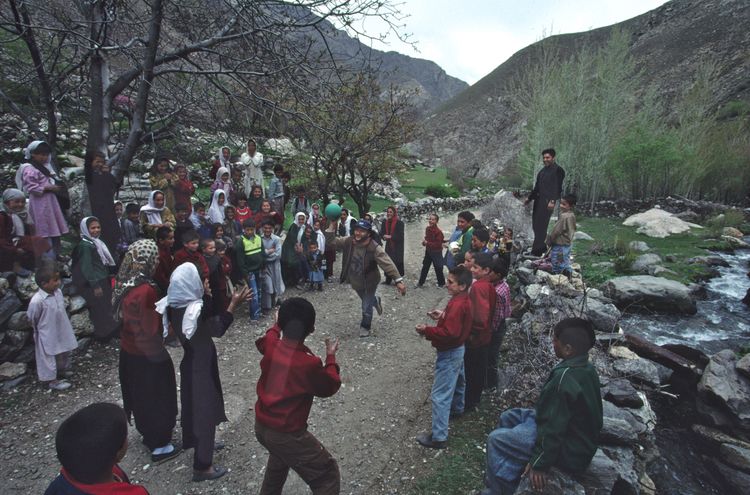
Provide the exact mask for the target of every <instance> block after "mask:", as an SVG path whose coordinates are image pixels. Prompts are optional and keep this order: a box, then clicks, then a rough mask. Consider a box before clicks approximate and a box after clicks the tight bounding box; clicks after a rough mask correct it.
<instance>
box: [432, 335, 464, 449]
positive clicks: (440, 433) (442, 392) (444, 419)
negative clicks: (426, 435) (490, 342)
mask: <svg viewBox="0 0 750 495" xmlns="http://www.w3.org/2000/svg"><path fill="white" fill-rule="evenodd" d="M463 374H464V346H463V345H461V346H459V347H456V348H454V349H449V350H447V351H438V353H437V358H436V359H435V380H434V381H433V382H432V395H431V396H430V397H431V399H432V440H433V441H435V442H443V441H445V440H447V439H448V419H449V417H450V413H451V411H453V412H454V413H458V414H460V413H462V412H463V402H464V400H463V399H464V388H465V387H464V380H460V382H461V387H460V390H459V387H457V385H458V383H459V377H463ZM459 406H460V408H459Z"/></svg>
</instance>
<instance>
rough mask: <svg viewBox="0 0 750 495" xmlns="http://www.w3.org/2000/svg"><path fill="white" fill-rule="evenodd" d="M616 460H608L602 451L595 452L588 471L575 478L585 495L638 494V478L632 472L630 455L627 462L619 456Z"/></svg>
mask: <svg viewBox="0 0 750 495" xmlns="http://www.w3.org/2000/svg"><path fill="white" fill-rule="evenodd" d="M623 454H624V453H623ZM623 457H624V455H623ZM616 460H617V462H615V461H614V460H612V459H610V458H609V457H608V456H607V455H606V454H605V453H604V452H603V450H602V449H599V450H597V451H596V454H595V455H594V458H593V459H591V464H589V467H588V469H586V471H585V472H584V473H583V474H580V475H578V476H576V477H575V479H576V480H577V481H578V482H579V483H580V484H581V485H583V488H584V490H585V491H586V494H587V495H589V494H591V495H598V494H605V493H606V494H609V493H622V494H627V495H630V494H633V495H635V494H637V493H638V489H637V486H638V477H637V475H636V474H635V471H634V470H633V458H632V454H631V456H630V459H629V462H627V460H625V459H621V458H620V457H619V456H618V459H616Z"/></svg>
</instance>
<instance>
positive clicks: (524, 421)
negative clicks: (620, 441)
mask: <svg viewBox="0 0 750 495" xmlns="http://www.w3.org/2000/svg"><path fill="white" fill-rule="evenodd" d="M553 335H554V337H553V339H552V345H553V348H554V350H555V355H556V356H557V357H559V358H560V359H562V361H561V362H560V363H559V364H558V365H557V366H555V367H554V368H553V369H552V372H551V373H550V375H549V378H548V379H547V382H546V383H545V384H544V387H543V388H542V392H541V394H540V395H539V400H538V401H537V404H536V409H535V410H534V409H511V410H508V411H505V412H504V413H502V414H501V415H500V421H499V423H498V428H497V429H496V430H494V431H492V432H491V433H490V434H489V436H488V437H487V472H486V474H485V484H486V485H487V487H488V488H487V489H486V490H484V491H482V494H483V495H484V494H505V493H513V492H514V491H515V489H516V487H517V486H518V482H519V480H520V477H521V474H522V472H523V473H524V474H526V475H527V476H528V477H529V480H530V481H531V485H532V487H533V488H534V489H536V490H541V489H543V488H544V486H545V484H546V471H547V470H548V469H549V468H551V467H553V466H554V467H558V468H561V469H563V470H565V471H568V472H571V473H574V474H575V473H581V472H583V471H584V470H585V469H586V468H587V467H588V465H589V463H590V462H591V459H592V458H593V457H594V454H595V453H596V449H597V437H598V436H599V431H600V430H601V428H602V398H601V392H600V390H599V387H600V384H599V376H598V375H597V373H596V369H595V368H594V367H593V366H592V365H591V363H589V359H588V351H589V349H591V348H592V347H593V346H594V342H595V338H594V329H593V327H592V326H591V323H590V322H588V321H586V320H583V319H581V318H566V319H564V320H562V321H561V322H560V323H558V324H557V325H556V326H555V329H554V331H553ZM527 459H528V463H527V461H526V460H527ZM524 465H525V466H526V467H525V469H524Z"/></svg>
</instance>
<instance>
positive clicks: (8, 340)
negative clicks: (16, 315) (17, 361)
mask: <svg viewBox="0 0 750 495" xmlns="http://www.w3.org/2000/svg"><path fill="white" fill-rule="evenodd" d="M31 339H32V334H31V332H26V331H24V330H7V331H6V332H5V338H4V339H3V344H5V345H7V346H9V347H10V348H11V349H13V351H14V352H15V353H16V354H17V353H18V352H20V351H21V349H23V346H25V345H26V343H27V342H29V341H30V340H31Z"/></svg>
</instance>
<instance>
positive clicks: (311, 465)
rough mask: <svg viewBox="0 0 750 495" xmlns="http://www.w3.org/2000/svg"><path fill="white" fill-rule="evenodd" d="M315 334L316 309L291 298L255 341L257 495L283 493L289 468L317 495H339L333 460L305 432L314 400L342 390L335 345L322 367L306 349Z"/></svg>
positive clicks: (331, 344)
mask: <svg viewBox="0 0 750 495" xmlns="http://www.w3.org/2000/svg"><path fill="white" fill-rule="evenodd" d="M314 331H315V308H313V305H312V304H310V302H309V301H307V300H306V299H302V298H301V297H293V298H290V299H287V300H286V301H284V302H283V303H282V304H281V307H280V308H279V314H278V317H277V321H276V324H275V325H274V326H272V327H271V328H269V329H268V331H267V332H266V335H265V336H263V337H261V338H259V339H258V340H257V341H255V345H256V346H257V347H258V350H259V351H260V353H261V354H263V357H262V358H261V361H260V378H259V379H258V386H257V391H258V401H257V402H256V403H255V436H256V438H257V439H258V441H259V442H260V443H261V445H263V446H264V447H265V448H266V449H268V452H269V457H268V463H267V464H266V473H265V475H264V477H263V485H262V486H261V489H260V493H262V494H270V493H281V490H282V487H283V486H284V482H285V481H286V477H287V474H288V473H289V468H290V467H291V468H292V469H294V471H295V472H296V473H297V474H298V475H299V476H300V478H302V479H303V480H304V481H305V482H306V483H307V484H308V485H309V486H310V488H311V489H312V492H313V493H316V494H338V493H339V489H340V483H341V475H340V474H339V467H338V464H337V463H336V460H335V459H334V458H333V457H332V456H331V454H329V453H328V451H327V450H326V448H325V447H324V446H323V445H322V444H321V443H320V442H319V441H318V439H316V438H315V436H314V435H313V434H312V433H310V432H309V431H307V418H308V416H309V415H310V408H311V407H312V403H313V397H330V396H332V395H333V394H335V393H336V392H337V391H338V389H339V387H340V386H341V377H340V376H339V366H338V364H336V351H337V350H338V347H339V342H338V340H334V341H330V340H329V339H325V345H326V360H325V364H323V362H322V361H321V360H320V358H318V357H317V356H315V355H314V354H313V353H312V351H311V350H310V349H309V348H308V347H307V346H306V345H305V344H304V342H305V338H306V337H307V336H308V335H310V334H311V333H313V332H314Z"/></svg>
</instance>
